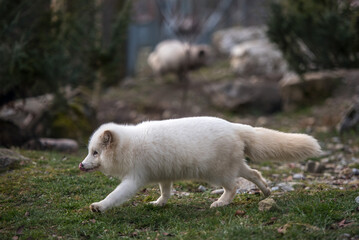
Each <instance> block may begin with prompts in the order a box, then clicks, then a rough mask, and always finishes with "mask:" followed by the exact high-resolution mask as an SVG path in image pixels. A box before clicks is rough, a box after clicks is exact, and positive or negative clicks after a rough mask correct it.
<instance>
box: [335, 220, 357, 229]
mask: <svg viewBox="0 0 359 240" xmlns="http://www.w3.org/2000/svg"><path fill="white" fill-rule="evenodd" d="M353 224H354V222H352V221H350V220H347V219H343V220H341V221H340V222H339V223H338V227H340V228H344V227H348V226H351V225H353Z"/></svg>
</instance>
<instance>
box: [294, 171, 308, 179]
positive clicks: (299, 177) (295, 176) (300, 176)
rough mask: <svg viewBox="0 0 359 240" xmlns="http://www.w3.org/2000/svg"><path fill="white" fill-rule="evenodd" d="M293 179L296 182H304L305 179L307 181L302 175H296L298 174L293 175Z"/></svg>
mask: <svg viewBox="0 0 359 240" xmlns="http://www.w3.org/2000/svg"><path fill="white" fill-rule="evenodd" d="M293 179H294V180H303V179H305V177H304V175H303V174H301V173H296V174H294V175H293Z"/></svg>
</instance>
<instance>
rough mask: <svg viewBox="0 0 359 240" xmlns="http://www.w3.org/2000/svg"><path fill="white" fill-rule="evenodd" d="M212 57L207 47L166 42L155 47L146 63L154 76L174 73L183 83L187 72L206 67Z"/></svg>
mask: <svg viewBox="0 0 359 240" xmlns="http://www.w3.org/2000/svg"><path fill="white" fill-rule="evenodd" d="M212 56H213V53H212V50H211V48H210V47H209V46H208V45H198V44H189V43H184V42H181V41H178V40H166V41H163V42H161V43H159V44H158V45H157V46H156V48H155V50H154V51H153V52H152V53H151V54H150V55H149V57H148V59H147V62H148V64H149V66H150V67H151V69H152V71H153V72H154V74H155V75H156V76H163V75H165V74H168V73H174V74H176V75H177V77H178V78H179V80H180V81H183V79H185V74H186V73H187V72H188V71H191V70H195V69H198V68H200V67H202V66H206V65H208V64H209V63H210V60H211V59H212Z"/></svg>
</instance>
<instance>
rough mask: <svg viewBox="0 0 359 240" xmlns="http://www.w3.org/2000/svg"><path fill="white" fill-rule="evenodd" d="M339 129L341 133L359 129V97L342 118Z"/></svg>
mask: <svg viewBox="0 0 359 240" xmlns="http://www.w3.org/2000/svg"><path fill="white" fill-rule="evenodd" d="M337 130H338V131H339V133H341V134H342V133H344V132H349V131H355V132H358V131H359V98H358V99H356V100H355V101H354V102H353V104H352V105H351V106H350V107H349V108H348V110H347V112H346V113H345V114H344V116H343V117H342V119H341V120H340V122H339V124H338V126H337Z"/></svg>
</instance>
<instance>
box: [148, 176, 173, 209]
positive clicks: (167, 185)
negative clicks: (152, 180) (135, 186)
mask: <svg viewBox="0 0 359 240" xmlns="http://www.w3.org/2000/svg"><path fill="white" fill-rule="evenodd" d="M159 186H160V190H161V196H160V197H159V198H158V199H157V200H156V201H153V202H150V203H151V204H153V205H157V206H164V205H165V204H166V203H167V201H168V199H169V198H170V197H171V188H172V182H160V183H159Z"/></svg>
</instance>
